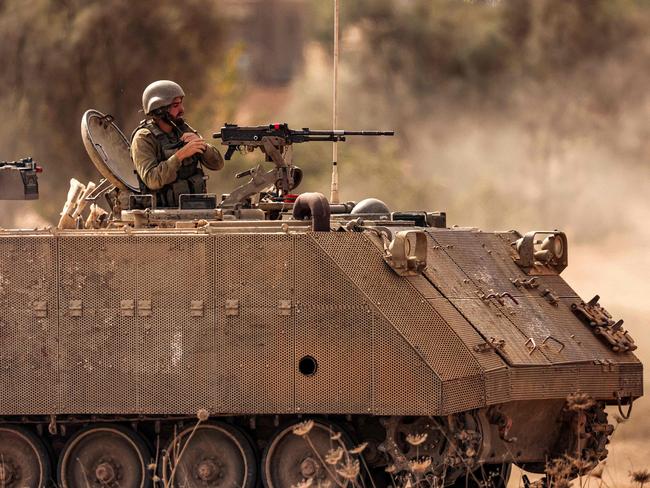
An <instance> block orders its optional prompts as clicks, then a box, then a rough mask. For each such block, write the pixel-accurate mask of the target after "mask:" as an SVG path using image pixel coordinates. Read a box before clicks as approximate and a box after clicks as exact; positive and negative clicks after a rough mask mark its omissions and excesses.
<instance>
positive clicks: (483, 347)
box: [474, 337, 506, 352]
mask: <svg viewBox="0 0 650 488" xmlns="http://www.w3.org/2000/svg"><path fill="white" fill-rule="evenodd" d="M504 347H506V341H504V340H503V339H497V338H496V337H490V340H489V341H485V342H481V343H480V344H477V345H475V346H474V351H476V352H488V351H492V350H495V351H502V350H503V348H504Z"/></svg>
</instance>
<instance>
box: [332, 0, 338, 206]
mask: <svg viewBox="0 0 650 488" xmlns="http://www.w3.org/2000/svg"><path fill="white" fill-rule="evenodd" d="M338 77H339V0H334V76H333V82H332V130H333V131H336V125H337V115H338V114H337V108H338V92H337V85H338ZM330 202H331V203H339V168H338V146H337V142H336V139H335V140H334V142H332V186H331V189H330Z"/></svg>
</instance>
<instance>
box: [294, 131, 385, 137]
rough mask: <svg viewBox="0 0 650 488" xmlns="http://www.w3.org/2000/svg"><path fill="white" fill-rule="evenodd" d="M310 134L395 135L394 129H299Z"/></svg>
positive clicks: (305, 133)
mask: <svg viewBox="0 0 650 488" xmlns="http://www.w3.org/2000/svg"><path fill="white" fill-rule="evenodd" d="M297 132H301V133H302V134H304V135H310V136H394V135H395V131H392V130H306V131H297Z"/></svg>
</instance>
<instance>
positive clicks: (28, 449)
mask: <svg viewBox="0 0 650 488" xmlns="http://www.w3.org/2000/svg"><path fill="white" fill-rule="evenodd" d="M51 472H52V468H51V463H50V456H49V454H48V452H47V449H46V448H45V446H44V445H43V442H42V441H41V440H40V439H39V438H38V437H37V436H36V435H34V434H32V433H31V432H30V431H29V430H27V429H25V428H23V427H19V426H13V425H0V486H1V487H3V488H18V487H20V488H42V487H44V486H46V485H47V484H48V483H49V480H50V476H51Z"/></svg>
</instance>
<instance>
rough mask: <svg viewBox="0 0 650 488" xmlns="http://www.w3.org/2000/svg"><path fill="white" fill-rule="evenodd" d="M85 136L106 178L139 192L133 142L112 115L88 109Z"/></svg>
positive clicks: (84, 123) (89, 154)
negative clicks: (132, 148)
mask: <svg viewBox="0 0 650 488" xmlns="http://www.w3.org/2000/svg"><path fill="white" fill-rule="evenodd" d="M81 138H82V139H83V141H84V146H85V147H86V152H87V153H88V156H90V159H91V161H92V162H93V164H94V165H95V166H96V167H97V170H98V171H99V172H100V173H101V175H102V176H103V177H104V178H106V179H107V180H108V181H110V182H111V183H112V184H113V185H115V186H116V187H117V188H119V189H120V190H122V191H131V192H136V193H139V191H140V190H139V184H138V178H137V177H136V175H135V168H134V166H133V161H132V160H131V145H130V144H129V141H127V139H126V137H124V134H122V131H120V129H119V128H118V127H117V125H115V123H114V122H113V117H112V116H110V115H105V114H103V113H101V112H99V111H98V110H87V111H86V113H84V114H83V117H82V118H81Z"/></svg>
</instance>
